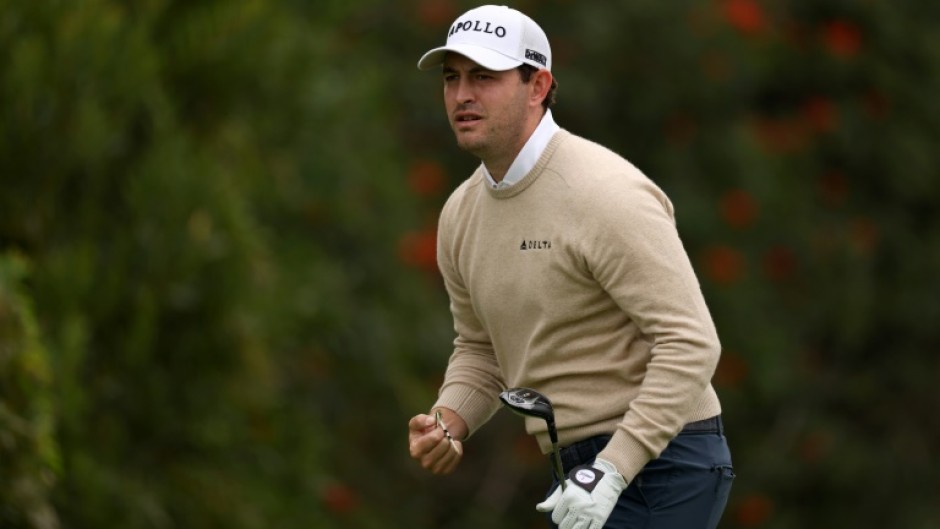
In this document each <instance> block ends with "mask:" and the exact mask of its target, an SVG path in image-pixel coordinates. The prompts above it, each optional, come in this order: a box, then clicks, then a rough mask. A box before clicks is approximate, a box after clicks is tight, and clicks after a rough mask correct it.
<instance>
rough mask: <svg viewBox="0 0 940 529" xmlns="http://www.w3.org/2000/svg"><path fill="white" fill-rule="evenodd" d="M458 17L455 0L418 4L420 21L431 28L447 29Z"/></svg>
mask: <svg viewBox="0 0 940 529" xmlns="http://www.w3.org/2000/svg"><path fill="white" fill-rule="evenodd" d="M456 17H457V6H456V5H455V4H454V2H453V0H422V1H421V3H420V4H418V20H420V21H421V23H422V24H424V25H425V26H428V27H431V28H440V27H446V26H447V25H448V24H450V23H451V22H452V21H453V20H454V18H456Z"/></svg>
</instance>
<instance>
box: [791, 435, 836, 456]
mask: <svg viewBox="0 0 940 529" xmlns="http://www.w3.org/2000/svg"><path fill="white" fill-rule="evenodd" d="M833 444H834V440H833V438H832V434H830V433H828V432H825V431H816V432H812V433H810V434H808V435H807V436H806V437H805V438H804V439H803V441H802V442H801V443H800V445H799V454H800V459H802V460H803V461H805V462H807V463H810V464H813V463H818V462H819V461H820V460H822V459H825V458H826V457H827V456H828V455H829V453H830V452H831V451H832V446H833Z"/></svg>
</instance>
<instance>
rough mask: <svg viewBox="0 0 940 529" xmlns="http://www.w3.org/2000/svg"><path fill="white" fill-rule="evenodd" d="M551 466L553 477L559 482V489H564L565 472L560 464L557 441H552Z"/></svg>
mask: <svg viewBox="0 0 940 529" xmlns="http://www.w3.org/2000/svg"><path fill="white" fill-rule="evenodd" d="M552 467H554V469H555V477H556V478H557V479H558V482H559V483H561V490H565V473H564V470H563V469H562V466H561V452H560V451H559V450H558V443H557V442H553V443H552Z"/></svg>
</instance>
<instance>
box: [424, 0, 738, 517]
mask: <svg viewBox="0 0 940 529" xmlns="http://www.w3.org/2000/svg"><path fill="white" fill-rule="evenodd" d="M418 67H419V68H420V69H423V70H429V69H439V71H440V73H441V76H442V80H443V85H444V108H445V110H446V112H447V118H448V121H449V122H450V126H451V128H452V129H453V131H454V134H455V136H456V139H457V145H458V146H459V147H460V148H461V149H463V150H465V151H467V152H469V153H471V154H473V155H475V156H476V157H478V158H479V159H480V160H481V162H482V163H481V165H480V166H479V167H478V168H477V169H476V171H474V173H473V174H472V175H471V176H470V178H469V179H467V180H466V181H464V182H463V183H462V184H461V185H460V186H459V187H458V188H457V189H456V190H455V191H454V192H453V194H452V195H451V196H450V198H449V199H448V200H447V202H446V204H445V205H444V208H443V211H442V212H441V217H440V223H439V227H438V250H437V259H438V265H439V267H440V270H441V274H442V275H443V278H444V283H445V285H446V288H447V292H448V295H449V297H450V308H451V312H452V313H453V319H454V328H455V331H456V338H455V340H454V351H453V354H452V356H451V357H450V360H449V363H448V366H447V371H446V374H445V378H444V382H443V385H442V386H441V388H440V394H439V398H438V399H437V402H436V403H434V405H433V406H432V408H431V410H430V411H429V413H428V414H420V415H417V416H415V417H413V418H412V419H411V421H410V422H409V436H408V437H409V447H410V453H411V457H413V458H414V459H416V460H417V461H419V462H420V464H421V465H422V466H423V467H424V468H426V469H428V470H430V471H432V472H434V473H436V474H446V473H449V472H451V471H453V469H454V468H455V467H456V466H457V465H458V464H459V462H460V460H461V458H462V455H463V449H464V446H463V443H464V442H466V441H467V439H468V438H469V437H470V436H471V435H472V434H473V432H474V431H476V430H477V429H478V428H480V427H481V426H482V425H483V424H484V423H486V422H487V420H489V419H490V417H491V416H492V415H493V414H494V413H495V412H496V410H497V409H498V408H499V407H500V401H499V400H498V395H499V393H500V392H501V391H503V390H504V389H506V388H507V387H519V386H522V387H529V388H532V389H534V390H536V391H538V392H539V393H541V394H544V395H545V396H547V397H548V398H550V399H551V401H552V403H553V405H554V413H555V421H556V426H557V430H558V437H559V444H560V446H562V447H563V448H562V449H561V459H562V463H563V467H564V473H565V475H566V476H567V478H566V480H567V481H566V486H565V487H564V488H562V487H560V486H559V483H557V482H556V483H553V484H552V488H551V490H550V491H549V494H548V496H547V498H546V500H545V501H543V502H542V503H539V504H538V505H537V506H536V508H537V509H538V510H539V511H542V512H545V513H547V515H548V516H549V517H550V519H551V522H552V526H553V527H554V526H555V524H557V526H559V527H561V528H562V529H570V528H579V529H580V528H594V529H599V528H601V527H610V528H628V527H630V528H639V527H643V528H647V529H660V528H661V529H698V528H714V527H715V526H716V525H717V524H718V520H719V518H720V517H721V514H722V512H723V510H724V507H725V503H726V501H727V496H728V492H729V490H730V488H731V481H732V479H733V477H734V473H733V470H732V466H731V456H730V453H729V450H728V445H727V443H726V440H725V435H724V430H723V426H722V422H721V417H720V412H721V406H720V404H719V401H718V397H717V395H716V394H715V390H714V389H713V388H712V385H711V382H710V380H711V377H712V374H713V372H714V370H715V366H716V364H717V363H718V357H719V354H720V344H719V341H718V337H717V333H716V331H715V326H714V324H713V322H712V319H711V316H710V315H709V312H708V308H707V306H706V304H705V300H704V298H703V296H702V292H701V289H700V287H699V284H698V281H697V279H696V276H695V273H694V271H693V269H692V266H691V264H690V262H689V259H688V256H687V255H686V252H685V250H684V248H683V246H682V242H681V241H680V238H679V235H678V233H677V230H676V225H675V218H674V213H673V206H672V203H671V202H670V201H669V198H667V197H666V195H665V194H664V193H663V191H662V190H660V188H659V187H657V186H656V184H655V183H653V182H652V181H651V180H650V179H649V178H647V177H646V176H645V175H644V174H643V173H642V172H641V171H640V170H639V169H637V168H636V167H634V166H633V165H631V164H630V163H629V162H628V161H626V160H624V159H623V158H621V157H620V156H619V155H617V154H615V153H614V152H611V151H610V150H608V149H606V148H604V147H602V146H600V145H598V144H596V143H592V142H591V141H588V140H586V139H583V138H580V137H578V136H576V135H574V134H572V133H570V132H568V131H566V130H565V129H562V128H560V127H559V126H558V125H557V124H556V123H555V121H554V120H553V118H552V112H551V110H550V109H549V107H550V106H551V105H552V104H553V102H554V97H555V89H556V83H555V80H554V78H553V76H552V52H551V48H550V47H549V43H548V39H547V37H546V35H545V33H544V32H543V31H542V29H541V28H540V27H539V26H538V25H537V24H536V23H535V22H534V21H533V20H532V19H530V18H529V17H528V16H526V15H524V14H522V13H520V12H519V11H516V10H514V9H510V8H508V7H502V6H483V7H479V8H476V9H472V10H470V11H468V12H466V13H464V14H463V15H461V16H460V17H459V18H458V19H457V20H456V21H455V22H454V23H453V25H452V26H451V27H450V30H449V32H448V35H447V42H446V45H445V46H443V47H440V48H435V49H432V50H430V51H429V52H427V53H426V54H424V56H423V57H421V59H420V60H419V61H418ZM438 412H439V414H438ZM526 429H527V431H528V432H529V433H531V434H533V435H534V436H535V437H536V439H537V440H538V443H539V445H540V447H541V448H542V451H543V452H544V453H546V454H547V453H549V452H550V450H551V443H550V441H549V439H548V435H547V432H546V423H545V421H541V420H538V419H536V418H528V419H526ZM546 464H548V460H546ZM576 467H577V468H576ZM573 469H574V471H572V470H573Z"/></svg>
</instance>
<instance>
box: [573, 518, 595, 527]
mask: <svg viewBox="0 0 940 529" xmlns="http://www.w3.org/2000/svg"><path fill="white" fill-rule="evenodd" d="M590 527H591V518H589V517H587V516H579V517H578V518H577V520H576V521H575V522H574V525H572V526H571V529H590Z"/></svg>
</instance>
